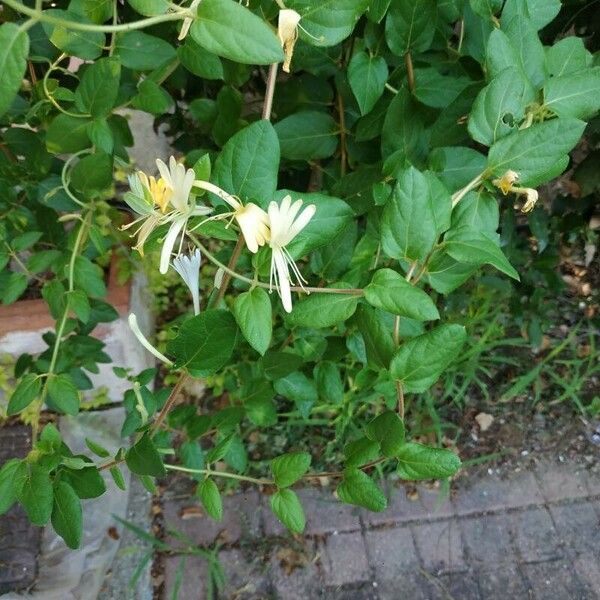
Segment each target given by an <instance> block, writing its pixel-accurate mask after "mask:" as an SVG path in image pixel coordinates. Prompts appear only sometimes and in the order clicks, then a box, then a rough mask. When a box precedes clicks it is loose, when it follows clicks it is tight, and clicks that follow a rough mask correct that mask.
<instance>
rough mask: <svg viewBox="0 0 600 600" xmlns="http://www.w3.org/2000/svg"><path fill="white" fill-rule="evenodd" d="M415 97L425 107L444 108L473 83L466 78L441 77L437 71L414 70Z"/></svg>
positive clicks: (431, 69) (429, 69)
mask: <svg viewBox="0 0 600 600" xmlns="http://www.w3.org/2000/svg"><path fill="white" fill-rule="evenodd" d="M414 73H415V82H416V86H415V97H416V98H417V99H418V100H420V101H421V102H422V103H423V104H425V105H426V106H432V107H433V108H446V107H447V106H448V105H449V104H451V103H452V102H454V100H456V98H457V97H458V96H459V95H460V94H461V92H462V91H463V90H464V89H465V88H467V87H468V86H469V85H471V84H472V83H473V82H472V80H471V79H469V78H468V77H460V76H457V75H455V74H454V75H442V74H441V73H440V72H439V71H438V70H437V69H433V68H428V69H415V71H414Z"/></svg>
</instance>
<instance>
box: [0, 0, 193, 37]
mask: <svg viewBox="0 0 600 600" xmlns="http://www.w3.org/2000/svg"><path fill="white" fill-rule="evenodd" d="M3 1H4V4H6V5H7V6H10V8H12V9H13V10H15V11H17V12H19V13H21V14H23V15H27V16H28V17H32V18H33V19H36V20H38V21H44V22H46V23H50V24H51V25H58V26H60V27H65V28H66V29H71V30H74V31H96V32H100V33H111V32H115V33H118V32H121V31H133V30H135V29H145V28H146V27H150V26H152V25H157V24H158V23H165V22H167V21H179V20H181V19H185V18H186V17H192V18H193V17H194V16H195V15H193V14H192V13H191V12H190V11H189V10H187V9H185V10H181V11H179V12H172V13H167V14H165V15H157V16H155V17H148V18H147V19H140V20H139V21H133V22H132V23H122V24H121V25H95V24H93V23H79V22H77V21H69V20H68V19H61V18H60V17H54V16H52V15H48V14H46V11H40V10H36V9H35V8H30V7H29V6H25V5H24V4H21V3H20V2H17V0H3Z"/></svg>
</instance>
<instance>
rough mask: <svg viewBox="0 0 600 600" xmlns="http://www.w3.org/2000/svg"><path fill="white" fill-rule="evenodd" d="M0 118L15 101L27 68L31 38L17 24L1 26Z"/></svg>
mask: <svg viewBox="0 0 600 600" xmlns="http://www.w3.org/2000/svg"><path fill="white" fill-rule="evenodd" d="M0 48H1V50H0V117H1V116H2V115H3V114H4V113H5V112H6V111H7V110H8V109H9V107H10V105H11V103H12V101H13V100H14V99H15V96H16V95H17V92H18V91H19V88H20V87H21V82H22V81H23V75H24V73H25V67H26V66H27V55H28V54H29V36H28V35H27V32H26V31H24V30H23V29H21V28H20V27H19V26H18V25H16V24H15V23H3V24H2V25H0Z"/></svg>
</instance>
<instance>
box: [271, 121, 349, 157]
mask: <svg viewBox="0 0 600 600" xmlns="http://www.w3.org/2000/svg"><path fill="white" fill-rule="evenodd" d="M275 131H276V132H277V135H278V137H279V144H280V145H281V156H283V157H285V158H290V159H293V160H316V159H319V158H328V157H330V156H332V155H333V154H334V152H335V151H336V149H337V145H338V131H339V128H338V124H337V123H336V121H335V120H334V119H333V117H332V116H331V115H328V114H327V113H322V112H317V111H314V110H306V111H300V112H297V113H294V114H292V115H290V116H289V117H286V118H285V119H282V120H281V121H279V122H278V123H276V124H275Z"/></svg>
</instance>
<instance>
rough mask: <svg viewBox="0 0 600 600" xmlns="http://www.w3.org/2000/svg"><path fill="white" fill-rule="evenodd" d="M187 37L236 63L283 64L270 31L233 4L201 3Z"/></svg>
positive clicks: (224, 0) (223, 1)
mask: <svg viewBox="0 0 600 600" xmlns="http://www.w3.org/2000/svg"><path fill="white" fill-rule="evenodd" d="M190 35H191V36H192V38H193V39H194V41H195V42H196V43H198V44H200V46H202V47H203V48H205V49H206V50H208V51H209V52H212V53H213V54H216V55H217V56H222V57H224V58H228V59H229V60H233V61H235V62H238V63H243V64H248V65H270V64H272V63H278V62H282V61H283V50H282V48H281V43H280V42H279V40H278V39H277V37H276V36H275V33H274V32H273V30H272V29H271V28H270V27H269V26H268V25H267V23H265V22H264V21H263V20H262V19H261V18H260V17H257V16H256V15H255V14H254V13H252V12H251V11H250V10H248V9H247V8H245V7H244V6H242V5H241V4H238V3H237V2H235V0H202V2H201V3H200V5H199V6H198V14H197V18H196V19H195V20H194V23H193V24H192V26H191V28H190Z"/></svg>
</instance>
